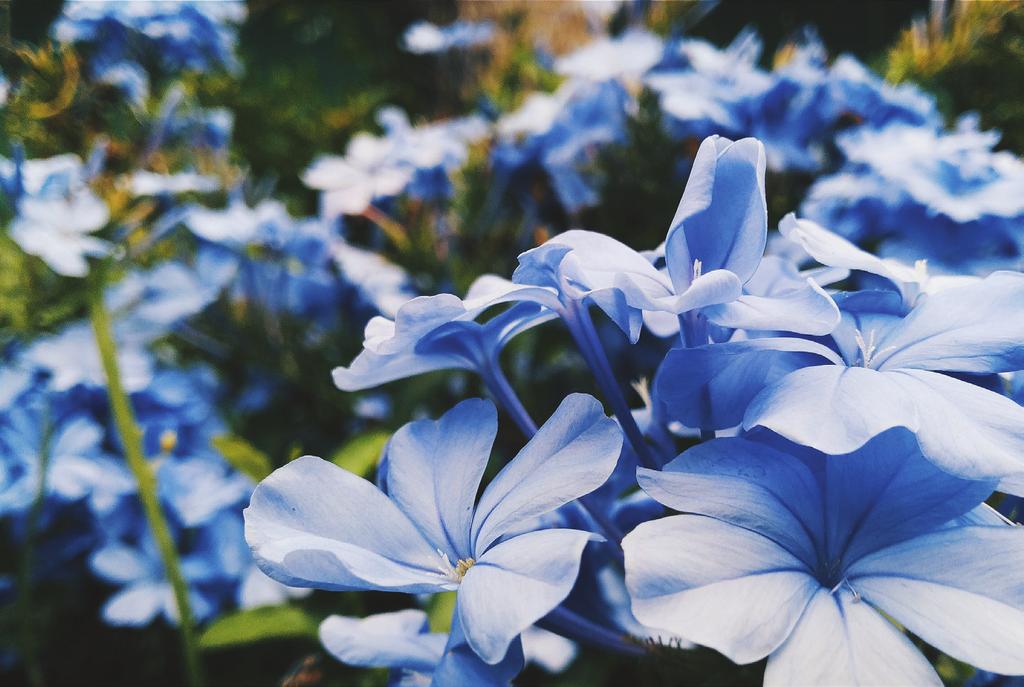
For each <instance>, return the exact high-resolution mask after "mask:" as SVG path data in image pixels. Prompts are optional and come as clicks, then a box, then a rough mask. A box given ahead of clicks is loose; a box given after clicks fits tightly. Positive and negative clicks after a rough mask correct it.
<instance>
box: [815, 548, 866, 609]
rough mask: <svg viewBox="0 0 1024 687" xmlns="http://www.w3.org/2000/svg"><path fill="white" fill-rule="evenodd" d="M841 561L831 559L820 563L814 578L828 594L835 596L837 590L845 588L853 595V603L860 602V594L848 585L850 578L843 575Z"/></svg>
mask: <svg viewBox="0 0 1024 687" xmlns="http://www.w3.org/2000/svg"><path fill="white" fill-rule="evenodd" d="M843 573H844V570H843V561H842V559H840V558H833V559H832V560H830V561H820V562H819V563H818V567H817V569H816V570H815V576H816V577H817V578H818V581H819V582H821V584H822V586H823V587H827V588H828V590H829V592H828V593H829V594H831V595H833V596H835V594H836V593H837V592H839V590H841V589H842V588H843V587H846V588H847V589H849V590H850V592H852V593H853V602H854V603H857V602H859V601H860V592H858V591H857V590H856V589H854V588H853V585H852V584H850V578H849V577H847V576H846V575H844V574H843Z"/></svg>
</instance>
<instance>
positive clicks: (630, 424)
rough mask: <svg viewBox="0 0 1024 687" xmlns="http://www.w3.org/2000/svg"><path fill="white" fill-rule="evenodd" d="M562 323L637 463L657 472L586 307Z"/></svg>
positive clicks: (579, 309) (657, 466) (656, 467)
mask: <svg viewBox="0 0 1024 687" xmlns="http://www.w3.org/2000/svg"><path fill="white" fill-rule="evenodd" d="M564 319H565V323H566V325H567V326H568V327H569V332H570V333H571V334H572V337H573V339H574V340H575V341H576V345H577V346H578V347H579V349H580V352H581V353H582V354H583V358H584V359H585V360H586V361H587V364H588V365H589V366H590V369H591V371H592V372H593V373H594V379H595V381H596V382H597V385H598V387H600V389H601V393H602V394H604V397H605V400H606V401H608V404H609V405H610V406H611V407H612V412H613V413H615V417H616V418H618V420H619V424H620V425H621V426H622V431H623V432H624V433H625V434H626V438H627V439H629V443H630V445H631V446H632V447H633V450H634V451H635V452H636V455H637V457H638V458H639V459H640V463H641V464H642V465H643V466H644V467H645V468H650V469H651V470H657V469H659V467H660V462H659V461H658V460H656V459H655V458H654V454H653V453H652V452H651V447H650V445H649V444H648V443H647V442H646V441H645V440H644V435H643V432H641V431H640V428H639V427H638V426H637V424H636V420H634V419H633V413H632V411H630V409H629V404H628V403H627V402H626V397H625V396H623V395H622V389H621V388H620V387H619V383H618V381H616V379H615V374H614V373H613V372H612V366H611V363H610V362H608V356H607V354H605V352H604V346H602V344H601V340H600V339H599V338H598V336H597V330H596V329H594V322H593V320H591V319H590V312H589V311H588V310H587V306H585V305H581V306H579V307H576V308H574V309H573V311H572V312H571V313H570V314H569V317H566V318H564Z"/></svg>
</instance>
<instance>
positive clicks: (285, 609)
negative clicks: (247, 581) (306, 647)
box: [199, 606, 320, 649]
mask: <svg viewBox="0 0 1024 687" xmlns="http://www.w3.org/2000/svg"><path fill="white" fill-rule="evenodd" d="M319 625H320V623H319V622H318V621H317V619H316V618H314V617H313V616H311V615H310V614H309V613H307V612H306V611H304V610H302V609H301V608H298V607H295V606H261V607H260V608H251V609H248V610H244V611H236V612H234V613H230V614H228V615H225V616H222V617H220V618H218V619H217V620H216V621H215V622H214V623H213V624H211V625H210V626H209V627H208V628H206V630H205V631H203V633H202V635H201V636H200V637H199V646H200V647H202V648H203V649H223V648H226V647H233V646H238V645H240V644H252V643H254V642H260V641H263V640H267V639H282V638H288V637H310V638H313V639H315V638H316V633H317V628H318V627H319Z"/></svg>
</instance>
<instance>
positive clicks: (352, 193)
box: [302, 107, 487, 219]
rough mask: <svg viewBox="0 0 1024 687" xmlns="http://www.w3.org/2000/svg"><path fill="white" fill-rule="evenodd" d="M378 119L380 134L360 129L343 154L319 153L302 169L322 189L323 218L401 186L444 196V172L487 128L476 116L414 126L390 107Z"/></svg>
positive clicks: (356, 210) (353, 210) (350, 211)
mask: <svg viewBox="0 0 1024 687" xmlns="http://www.w3.org/2000/svg"><path fill="white" fill-rule="evenodd" d="M377 119H378V121H379V122H380V124H381V126H382V127H384V129H385V135H384V136H373V135H371V134H368V133H365V132H360V133H358V134H356V135H355V136H353V137H352V140H351V141H349V143H348V146H347V148H346V149H345V155H344V156H338V155H324V156H321V157H319V158H317V159H316V160H314V161H313V164H312V165H310V167H309V168H308V169H307V170H306V171H305V172H304V173H303V175H302V182H303V183H304V184H306V186H309V187H310V188H313V189H316V190H318V191H321V192H322V193H321V197H320V212H321V215H322V216H323V217H324V218H325V219H333V218H335V217H337V216H338V215H358V214H361V213H363V212H365V211H366V210H367V208H369V207H370V205H371V203H373V202H374V201H375V200H378V199H381V198H389V197H392V196H397V195H399V194H401V193H405V192H407V193H409V195H411V196H413V197H416V198H422V199H443V198H447V197H448V196H449V195H450V194H451V185H450V183H449V181H448V175H449V174H450V173H451V172H453V171H455V170H456V169H458V168H459V167H460V166H461V165H462V164H463V163H464V162H465V161H466V159H467V157H468V155H469V144H470V143H472V142H474V141H477V140H479V139H481V138H482V137H484V136H485V135H486V134H487V125H486V123H485V122H484V120H483V119H482V118H481V117H479V116H471V117H465V118H462V119H453V120H448V121H440V122H434V123H431V124H425V125H422V126H416V127H413V126H411V125H410V124H409V120H408V118H407V117H406V115H405V113H403V112H402V111H401V110H399V109H397V108H394V107H389V108H385V109H383V110H381V112H380V113H378V116H377Z"/></svg>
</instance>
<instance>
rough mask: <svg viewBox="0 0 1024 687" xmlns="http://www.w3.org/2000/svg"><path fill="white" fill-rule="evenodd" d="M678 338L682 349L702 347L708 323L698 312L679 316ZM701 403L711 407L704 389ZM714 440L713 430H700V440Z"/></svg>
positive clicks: (706, 391) (706, 334)
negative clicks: (681, 343)
mask: <svg viewBox="0 0 1024 687" xmlns="http://www.w3.org/2000/svg"><path fill="white" fill-rule="evenodd" d="M679 337H680V339H681V340H682V342H683V348H695V347H697V346H703V345H705V344H707V342H708V323H707V320H705V319H704V318H703V316H701V314H700V312H698V311H695V310H691V311H690V312H688V313H685V314H684V315H680V316H679ZM702 396H703V398H702V401H703V403H704V406H705V407H708V408H710V407H711V397H710V396H709V395H708V390H707V389H706V388H705V389H704V393H703V394H702ZM714 438H715V430H713V429H700V440H701V441H711V440H712V439H714Z"/></svg>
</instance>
